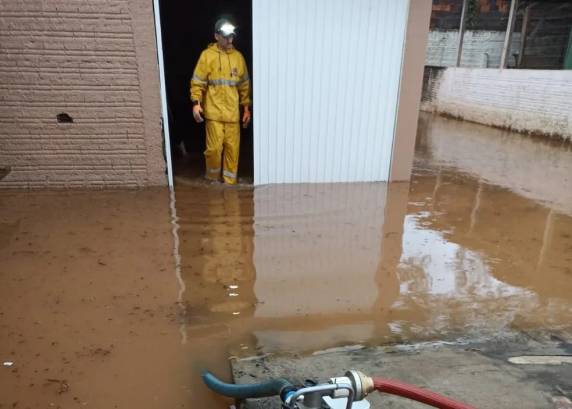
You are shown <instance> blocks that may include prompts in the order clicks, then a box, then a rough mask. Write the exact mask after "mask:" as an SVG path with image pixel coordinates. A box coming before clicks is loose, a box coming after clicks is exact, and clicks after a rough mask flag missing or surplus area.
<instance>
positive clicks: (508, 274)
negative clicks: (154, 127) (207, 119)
mask: <svg viewBox="0 0 572 409" xmlns="http://www.w3.org/2000/svg"><path fill="white" fill-rule="evenodd" d="M421 124H422V127H421V132H420V136H419V140H418V142H419V143H418V146H417V152H416V162H415V169H414V175H413V179H412V182H411V184H410V185H409V184H392V185H390V186H387V185H386V184H383V183H373V184H335V185H280V186H263V187H260V188H257V189H251V188H249V187H245V186H239V187H237V188H229V189H224V188H219V187H212V186H206V185H204V184H201V183H180V184H179V186H178V188H177V190H176V193H174V194H169V193H168V192H167V191H166V190H163V189H157V190H145V191H133V192H120V191H114V192H64V193H62V192H0V228H1V230H0V259H1V260H2V263H1V264H0V297H1V299H2V305H1V307H0V357H1V358H2V362H13V365H11V366H7V365H4V366H3V367H0V385H1V386H0V389H1V393H0V404H2V405H3V406H4V407H12V405H16V406H14V407H17V408H26V407H30V408H36V407H61V408H64V407H75V406H85V407H95V408H99V407H106V408H114V407H117V408H132V407H138V408H159V407H162V408H163V407H169V408H192V407H197V406H201V407H208V408H225V407H228V402H227V401H225V400H223V399H220V398H218V397H216V396H214V395H212V394H211V393H209V392H208V391H206V390H205V389H204V388H203V387H202V386H201V384H200V379H199V376H198V375H199V373H200V371H201V370H202V369H204V368H209V369H210V370H212V371H214V372H215V373H217V374H222V375H225V374H226V375H227V376H228V359H229V358H230V357H233V356H235V357H245V356H251V355H254V354H265V353H274V352H296V353H303V352H314V351H319V350H329V349H331V348H339V347H342V346H347V345H360V346H365V345H376V344H381V343H387V342H434V341H450V340H454V339H457V338H458V337H464V338H470V337H476V338H478V337H484V336H499V335H502V334H503V333H505V332H506V333H508V332H510V331H513V330H525V331H528V330H536V329H539V328H542V329H544V330H546V331H555V332H558V331H569V330H570V322H569V317H570V315H571V313H572V300H571V299H570V294H571V293H572V211H571V210H572V197H571V196H570V195H572V193H571V192H572V182H571V179H570V177H571V176H570V175H572V169H571V168H572V152H571V150H570V148H569V146H568V145H564V146H555V145H554V143H543V142H540V141H538V140H535V139H531V138H527V137H523V136H520V135H516V134H511V133H507V132H503V131H498V130H494V129H490V128H485V127H480V126H477V125H471V124H466V123H459V122H456V121H451V120H446V119H441V118H433V117H429V116H425V115H424V116H422V118H421Z"/></svg>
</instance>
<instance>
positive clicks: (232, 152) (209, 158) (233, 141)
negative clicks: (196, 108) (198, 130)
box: [205, 120, 240, 185]
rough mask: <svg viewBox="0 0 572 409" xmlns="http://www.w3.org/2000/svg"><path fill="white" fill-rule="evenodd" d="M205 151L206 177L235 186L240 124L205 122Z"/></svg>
mask: <svg viewBox="0 0 572 409" xmlns="http://www.w3.org/2000/svg"><path fill="white" fill-rule="evenodd" d="M206 130H207V149H206V150H205V160H206V165H207V170H206V177H207V178H208V179H211V180H220V178H221V172H222V180H223V181H224V183H227V184H229V185H234V184H236V180H237V174H238V152H239V150H240V124H239V123H238V122H219V121H209V120H207V121H206Z"/></svg>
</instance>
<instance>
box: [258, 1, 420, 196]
mask: <svg viewBox="0 0 572 409" xmlns="http://www.w3.org/2000/svg"><path fill="white" fill-rule="evenodd" d="M252 6H253V42H254V43H253V47H254V48H253V77H254V78H253V81H254V82H253V84H254V108H255V115H254V182H255V184H257V185H260V184H268V183H301V182H359V181H386V180H388V176H389V167H390V162H391V148H392V144H393V138H394V130H395V122H396V112H397V101H398V94H399V81H400V77H401V66H402V56H403V48H404V41H405V29H406V23H407V16H408V7H409V1H408V0H352V1H348V0H310V1H308V0H253V2H252Z"/></svg>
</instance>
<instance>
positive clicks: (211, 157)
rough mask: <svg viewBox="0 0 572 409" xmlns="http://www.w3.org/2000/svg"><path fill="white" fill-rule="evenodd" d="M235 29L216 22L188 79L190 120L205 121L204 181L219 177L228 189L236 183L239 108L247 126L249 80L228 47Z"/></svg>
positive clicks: (242, 64)
mask: <svg viewBox="0 0 572 409" xmlns="http://www.w3.org/2000/svg"><path fill="white" fill-rule="evenodd" d="M235 29H236V28H235V26H234V25H233V24H232V23H231V22H230V21H228V20H226V19H220V20H218V21H217V22H216V24H215V39H216V43H213V44H211V45H209V47H208V48H207V49H206V50H204V51H203V52H202V53H201V56H200V58H199V61H198V63H197V66H196V68H195V71H194V73H193V77H192V79H191V101H192V103H193V117H194V118H195V121H197V122H203V121H204V119H206V133H207V143H206V145H207V148H206V150H205V159H206V177H207V179H210V180H220V179H221V175H222V180H223V182H224V183H227V184H231V185H232V184H235V183H236V181H237V171H238V154H239V148H240V109H239V106H242V107H243V115H242V124H243V127H245V128H246V127H247V126H248V124H249V123H250V78H249V76H248V69H247V67H246V62H245V60H244V57H243V56H242V54H241V53H240V52H239V51H237V50H236V49H235V48H234V47H233V45H232V42H233V40H234V37H235ZM203 115H204V119H203ZM223 156H224V160H223V159H222V158H223Z"/></svg>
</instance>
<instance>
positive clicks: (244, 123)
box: [242, 105, 252, 128]
mask: <svg viewBox="0 0 572 409" xmlns="http://www.w3.org/2000/svg"><path fill="white" fill-rule="evenodd" d="M251 117H252V115H251V114H250V108H249V107H248V105H245V106H244V114H242V127H243V128H248V124H249V123H250V118H251Z"/></svg>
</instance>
